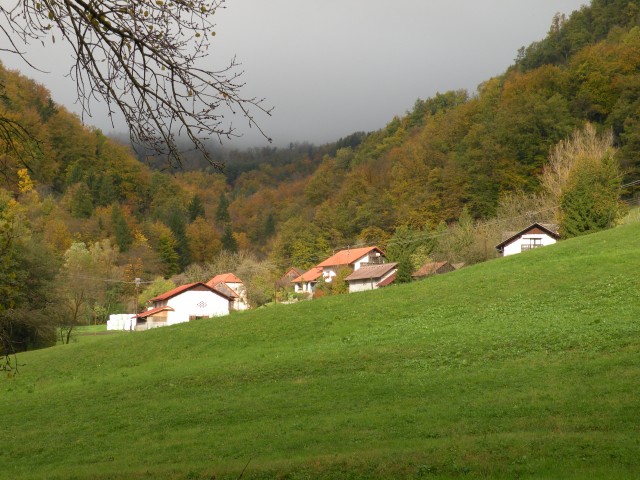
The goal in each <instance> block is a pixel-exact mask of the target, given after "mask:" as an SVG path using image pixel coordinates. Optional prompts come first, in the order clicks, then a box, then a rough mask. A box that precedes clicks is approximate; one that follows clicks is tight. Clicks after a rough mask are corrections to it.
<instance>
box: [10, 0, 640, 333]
mask: <svg viewBox="0 0 640 480" xmlns="http://www.w3.org/2000/svg"><path fill="white" fill-rule="evenodd" d="M516 50H517V46H515V45H514V56H515V54H516ZM639 67H640V1H628V0H625V1H622V0H614V1H608V0H593V2H592V4H591V5H590V6H585V7H583V8H582V9H581V10H580V11H577V12H574V13H573V14H572V15H571V16H570V17H568V18H566V17H564V16H562V15H557V16H556V17H554V19H553V20H552V22H551V28H550V30H549V33H548V35H547V37H546V38H545V39H543V40H541V41H540V42H537V43H534V44H532V45H530V46H528V47H526V48H522V49H520V50H519V51H518V53H517V59H516V60H515V62H514V65H513V66H512V67H511V68H509V69H508V70H507V71H506V72H504V73H503V74H501V75H498V76H496V77H494V78H491V79H488V80H487V81H486V82H484V83H483V84H482V85H480V86H479V88H478V91H477V92H476V93H470V92H466V91H451V92H446V93H442V94H437V95H435V96H433V97H432V98H428V99H426V100H417V101H416V103H415V105H414V106H413V108H412V109H411V110H410V111H409V112H407V114H406V115H405V116H403V117H401V118H394V119H392V120H391V121H390V122H389V124H388V125H387V126H386V127H385V128H383V129H381V130H379V131H376V132H370V133H363V132H359V133H354V134H353V135H351V136H349V137H347V138H344V139H340V140H338V141H337V142H336V143H334V144H331V145H325V146H321V147H317V146H313V145H309V144H301V145H298V144H295V145H293V144H292V145H290V147H289V148H287V149H273V148H265V149H254V150H251V151H247V152H239V151H223V150H220V149H216V150H215V154H214V156H215V157H216V158H214V160H216V161H222V162H224V163H225V164H226V168H225V170H224V172H219V171H216V170H214V169H212V168H211V167H209V166H208V164H207V163H206V162H204V161H203V160H202V159H200V158H198V157H188V158H187V162H186V165H187V167H188V168H187V169H185V170H182V171H171V172H167V171H163V170H162V169H161V168H160V167H161V166H163V165H162V164H161V163H159V161H158V160H157V159H153V158H147V157H145V156H144V155H143V154H137V155H136V154H135V153H134V152H133V151H131V149H130V148H129V147H128V146H124V145H122V144H119V143H117V142H115V141H114V140H111V139H108V138H106V137H105V136H104V135H103V134H102V133H101V132H100V131H97V130H94V129H91V128H87V127H84V126H82V125H81V122H80V121H79V120H78V118H76V117H75V116H74V115H72V114H70V113H69V112H67V111H66V110H65V109H64V108H63V107H61V106H60V105H57V104H56V103H55V99H51V98H50V95H49V93H48V92H47V91H46V90H45V89H44V88H43V87H41V86H38V85H36V84H34V83H33V82H31V81H30V80H28V79H27V78H25V77H24V76H22V75H20V74H18V73H17V72H11V71H7V70H6V69H4V68H3V67H1V66H0V89H1V90H0V94H1V95H2V96H1V98H0V113H1V114H2V116H3V117H4V118H6V119H9V120H15V121H16V122H17V123H18V124H19V125H21V127H23V128H24V130H21V129H18V130H12V131H10V132H9V133H10V134H9V135H8V136H5V137H3V138H4V141H3V144H2V145H1V146H2V148H3V149H2V154H1V156H0V159H1V160H2V162H1V168H2V174H3V175H2V176H1V177H0V187H1V190H0V222H1V223H0V231H1V233H2V236H1V237H0V242H1V243H0V251H1V252H2V260H1V261H2V265H1V269H0V276H2V282H0V289H2V291H1V292H0V293H2V298H3V300H1V301H0V302H2V304H1V305H0V315H4V316H5V317H7V315H9V313H7V312H10V315H13V316H17V317H20V318H27V317H28V318H35V317H36V316H37V315H34V311H38V312H40V313H42V312H43V311H44V309H45V306H46V305H52V304H56V303H57V304H58V305H61V304H64V303H65V302H67V303H68V306H69V311H72V312H76V313H75V314H74V315H76V316H78V315H79V316H78V319H80V317H82V318H84V319H92V320H94V321H101V320H104V318H105V316H106V315H107V314H108V313H110V312H114V311H123V310H126V309H130V308H135V306H134V305H133V298H134V292H133V280H134V279H135V278H142V279H143V281H149V282H151V281H153V280H154V279H155V278H158V277H160V278H165V279H167V278H172V279H173V282H174V283H180V282H185V281H187V280H194V281H195V280H202V279H206V277H207V275H210V274H215V273H220V272H219V270H226V269H234V270H237V271H238V273H239V275H240V276H243V275H244V279H245V281H246V282H248V283H249V284H251V285H250V286H253V287H254V288H252V289H251V290H250V291H251V292H252V295H253V299H252V300H253V303H254V305H259V304H261V303H264V302H266V301H269V299H270V295H271V292H272V288H273V283H274V281H275V279H277V278H278V277H279V275H280V274H281V273H282V272H284V271H285V270H286V269H288V268H289V267H291V266H296V267H300V268H304V267H308V266H310V265H313V264H315V263H317V262H318V261H319V260H321V259H322V258H323V257H324V256H325V255H327V254H328V253H331V251H332V250H334V249H336V248H342V247H346V246H348V245H356V244H377V245H379V246H381V247H383V248H385V249H386V250H387V253H388V254H389V256H390V257H391V258H392V259H394V260H401V258H400V257H403V258H402V259H403V260H405V261H409V262H413V263H414V264H415V263H419V262H420V261H422V260H424V259H425V258H427V257H432V258H436V257H438V258H442V259H447V260H451V261H454V260H455V261H465V262H470V263H473V262H476V261H480V260H484V259H487V258H491V257H493V256H494V249H493V247H494V245H495V244H496V243H497V242H498V241H499V238H500V235H501V233H502V232H501V230H502V229H504V228H507V227H513V226H517V224H519V223H520V224H522V223H526V222H528V221H529V220H531V219H536V220H553V219H554V218H553V215H554V214H553V211H552V208H549V207H555V206H556V205H551V204H549V203H547V202H546V201H543V200H542V199H541V197H539V196H538V194H539V192H540V175H541V173H542V172H543V167H544V165H545V163H546V162H547V160H548V158H549V152H550V149H551V148H552V147H554V146H555V145H557V144H558V142H560V141H562V140H564V139H566V138H567V137H568V136H569V135H571V134H572V132H574V131H575V130H576V129H581V128H583V127H584V125H585V123H586V122H591V123H592V124H593V125H595V126H596V129H597V130H599V131H600V132H606V131H608V130H611V131H612V132H613V140H614V144H615V146H616V147H617V154H616V159H617V161H618V162H619V163H620V165H621V166H622V168H623V171H624V172H625V174H626V178H627V179H629V180H635V179H637V178H639V177H640V160H639V158H640V157H639V154H640V113H639V112H640V74H639V73H638V72H639V71H640V70H639ZM626 194H627V195H628V196H633V194H634V192H633V191H632V190H629V191H627V192H626ZM523 212H527V215H523ZM496 216H498V217H499V218H502V219H503V220H504V219H506V221H503V222H502V223H493V224H489V223H487V221H489V222H491V221H495V219H496ZM542 217H544V218H542ZM480 221H483V222H484V223H482V225H480V224H479V223H478V222H480ZM490 225H492V226H490ZM79 272H82V275H83V276H84V278H85V280H86V282H85V284H90V285H91V289H87V290H86V291H85V290H82V292H81V293H82V296H81V298H80V297H78V295H79V292H78V291H77V290H76V291H73V290H71V291H69V290H65V289H64V288H51V287H52V286H54V285H55V286H60V285H61V284H65V283H67V284H68V283H69V282H62V281H61V279H63V278H67V279H75V284H77V283H78V281H79V280H78V279H80V278H81V277H80V273H79ZM176 275H178V276H177V277H176ZM158 282H159V283H158V284H157V285H156V286H155V287H154V284H150V285H151V286H150V287H148V288H149V289H150V290H149V292H147V293H148V294H147V295H146V298H149V296H148V295H149V294H151V292H153V291H154V290H153V288H156V289H157V288H164V287H166V286H167V284H166V283H162V281H161V280H160V279H159V280H158ZM71 283H73V281H71ZM144 285H148V284H144ZM152 287H153V288H152ZM145 288H146V287H145ZM89 290H91V291H89ZM143 293H144V292H143ZM51 296H53V297H55V298H49V297H51ZM32 297H33V298H32ZM144 298H145V295H142V297H141V299H144ZM78 304H80V305H78ZM79 306H81V307H82V309H79V308H78V307H79ZM57 310H58V312H60V311H62V310H64V309H63V308H58V309H57ZM79 310H80V311H81V314H78V313H77V312H78V311H79ZM17 317H16V318H17Z"/></svg>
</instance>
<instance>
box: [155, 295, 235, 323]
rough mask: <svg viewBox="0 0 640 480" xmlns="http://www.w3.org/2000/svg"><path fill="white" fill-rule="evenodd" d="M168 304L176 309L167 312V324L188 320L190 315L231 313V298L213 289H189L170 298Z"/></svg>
mask: <svg viewBox="0 0 640 480" xmlns="http://www.w3.org/2000/svg"><path fill="white" fill-rule="evenodd" d="M166 304H167V305H168V306H170V307H172V308H173V309H174V311H173V312H167V325H175V324H176V323H183V322H188V321H189V318H190V317H220V316H222V315H229V300H228V299H227V298H226V297H223V296H221V295H218V294H217V293H214V292H212V291H211V290H204V289H203V290H198V289H193V290H187V291H186V292H182V293H181V294H179V295H176V296H175V297H172V298H170V299H169V300H167V302H166ZM154 306H156V307H157V306H160V305H154Z"/></svg>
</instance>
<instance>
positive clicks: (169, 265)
mask: <svg viewBox="0 0 640 480" xmlns="http://www.w3.org/2000/svg"><path fill="white" fill-rule="evenodd" d="M176 243H177V242H176V239H175V238H174V236H173V234H171V233H168V234H162V235H160V238H158V247H157V248H158V255H159V257H160V261H161V262H162V273H163V274H164V276H165V278H168V277H170V276H172V275H175V274H176V273H178V272H179V271H180V266H179V263H178V262H179V260H180V256H179V255H178V252H177V251H176Z"/></svg>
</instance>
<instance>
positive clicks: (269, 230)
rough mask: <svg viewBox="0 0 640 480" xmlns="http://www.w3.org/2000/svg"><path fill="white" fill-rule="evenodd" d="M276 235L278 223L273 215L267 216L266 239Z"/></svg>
mask: <svg viewBox="0 0 640 480" xmlns="http://www.w3.org/2000/svg"><path fill="white" fill-rule="evenodd" d="M275 233H276V221H275V219H274V218H273V213H270V214H269V215H268V216H267V220H266V221H265V222H264V238H265V239H267V238H271V237H272V236H273V235H275Z"/></svg>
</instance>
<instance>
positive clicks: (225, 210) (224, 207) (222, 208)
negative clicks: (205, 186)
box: [216, 192, 231, 225]
mask: <svg viewBox="0 0 640 480" xmlns="http://www.w3.org/2000/svg"><path fill="white" fill-rule="evenodd" d="M230 221H231V216H230V215H229V200H227V196H226V195H225V194H224V192H223V193H221V194H220V201H219V202H218V209H217V210H216V222H218V224H219V225H223V224H226V223H229V222H230Z"/></svg>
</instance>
